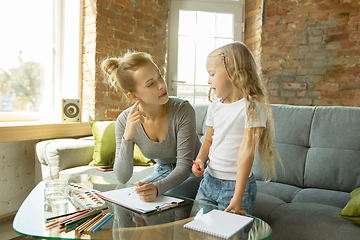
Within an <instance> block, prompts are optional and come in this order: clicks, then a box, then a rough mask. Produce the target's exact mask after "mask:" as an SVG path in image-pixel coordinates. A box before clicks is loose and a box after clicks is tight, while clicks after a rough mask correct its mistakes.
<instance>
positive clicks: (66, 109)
mask: <svg viewBox="0 0 360 240" xmlns="http://www.w3.org/2000/svg"><path fill="white" fill-rule="evenodd" d="M62 121H63V122H80V100H79V99H63V100H62Z"/></svg>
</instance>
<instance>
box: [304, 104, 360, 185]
mask: <svg viewBox="0 0 360 240" xmlns="http://www.w3.org/2000/svg"><path fill="white" fill-rule="evenodd" d="M359 126H360V108H353V107H316V110H315V113H314V119H313V122H312V124H311V133H310V139H309V145H310V150H309V154H308V157H307V160H306V166H305V177H304V178H305V180H304V181H305V186H306V187H317V188H324V189H332V190H339V191H348V192H351V191H352V190H353V189H355V188H356V187H358V186H360V144H359V142H360V127H359ZM349 176H353V177H349Z"/></svg>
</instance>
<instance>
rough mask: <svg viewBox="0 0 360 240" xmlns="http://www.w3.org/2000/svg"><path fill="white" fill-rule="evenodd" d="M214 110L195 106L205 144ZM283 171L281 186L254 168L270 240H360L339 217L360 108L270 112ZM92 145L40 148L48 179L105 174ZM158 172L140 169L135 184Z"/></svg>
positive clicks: (351, 173) (276, 108) (57, 143)
mask: <svg viewBox="0 0 360 240" xmlns="http://www.w3.org/2000/svg"><path fill="white" fill-rule="evenodd" d="M207 106H208V105H194V109H195V112H196V118H197V119H196V121H197V123H196V126H197V129H196V131H197V133H198V135H199V137H200V139H201V141H203V140H204V134H205V132H206V128H207V127H206V125H205V120H206V112H207ZM272 108H273V115H274V119H275V139H274V142H275V146H276V148H277V150H278V152H279V154H280V156H281V159H282V161H283V164H284V168H285V173H284V172H283V171H282V168H281V166H280V165H279V164H277V166H276V168H277V174H278V178H277V180H276V182H263V181H262V177H261V175H260V174H259V173H258V172H259V171H257V170H258V165H257V163H256V164H255V165H254V171H255V172H256V174H255V175H256V178H257V183H258V194H257V198H256V202H255V205H254V208H253V215H254V216H256V217H259V218H261V219H263V220H265V221H266V222H268V223H269V224H270V226H271V227H272V229H273V234H272V237H271V239H301V240H307V239H358V238H359V236H360V226H359V225H357V224H354V223H352V222H349V221H347V220H344V219H342V218H340V217H339V213H340V212H341V210H342V208H344V207H345V205H346V204H347V202H348V201H349V200H350V194H349V193H350V192H351V191H352V190H354V189H355V188H357V187H359V186H360V108H350V107H304V106H290V105H272ZM92 151H93V139H92V137H87V138H81V139H54V140H48V141H42V142H39V143H38V144H37V146H36V152H37V158H38V160H39V163H40V164H39V165H41V167H40V166H39V168H38V169H41V173H42V177H43V178H45V177H49V176H53V177H56V176H57V175H59V174H66V173H70V172H71V173H90V174H91V173H95V174H101V175H104V176H106V177H109V178H114V175H113V173H112V172H105V173H104V172H99V171H97V170H95V169H94V167H89V166H87V164H88V163H89V162H90V161H91V160H92ZM152 168H153V167H136V169H135V172H134V175H133V177H132V178H131V179H130V182H133V183H135V182H136V181H137V180H138V179H141V178H142V177H144V176H146V175H147V174H148V173H149V172H151V171H152Z"/></svg>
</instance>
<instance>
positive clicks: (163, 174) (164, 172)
mask: <svg viewBox="0 0 360 240" xmlns="http://www.w3.org/2000/svg"><path fill="white" fill-rule="evenodd" d="M168 171H170V170H167V171H165V172H163V173H162V174H160V175H159V176H157V177H156V178H154V179H153V180H151V181H149V182H147V183H146V184H148V183H152V182H153V181H155V180H156V179H158V178H159V177H161V176H162V175H164V174H165V173H167V172H168ZM134 192H136V191H135V190H134V191H133V192H131V193H129V195H128V196H130V195H131V194H133V193H134Z"/></svg>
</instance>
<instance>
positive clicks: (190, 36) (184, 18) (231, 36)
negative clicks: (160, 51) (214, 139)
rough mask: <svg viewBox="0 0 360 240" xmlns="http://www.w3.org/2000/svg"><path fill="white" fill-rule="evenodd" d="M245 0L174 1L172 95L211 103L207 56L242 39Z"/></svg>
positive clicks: (171, 32)
mask: <svg viewBox="0 0 360 240" xmlns="http://www.w3.org/2000/svg"><path fill="white" fill-rule="evenodd" d="M243 5H244V3H243V1H219V2H218V3H214V2H211V3H210V2H207V1H202V2H194V1H186V0H183V1H181V0H177V1H171V8H170V28H169V61H168V63H169V65H168V71H167V72H168V75H167V79H168V84H169V89H170V94H171V95H176V96H178V97H180V98H184V99H187V100H189V101H190V102H191V103H208V97H207V96H208V90H209V85H208V84H207V80H208V74H207V72H206V68H205V65H206V57H207V55H208V54H209V53H210V52H211V51H212V50H214V49H215V48H217V47H220V46H222V45H225V44H227V43H230V42H233V41H242V40H243V22H244V21H243Z"/></svg>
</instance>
